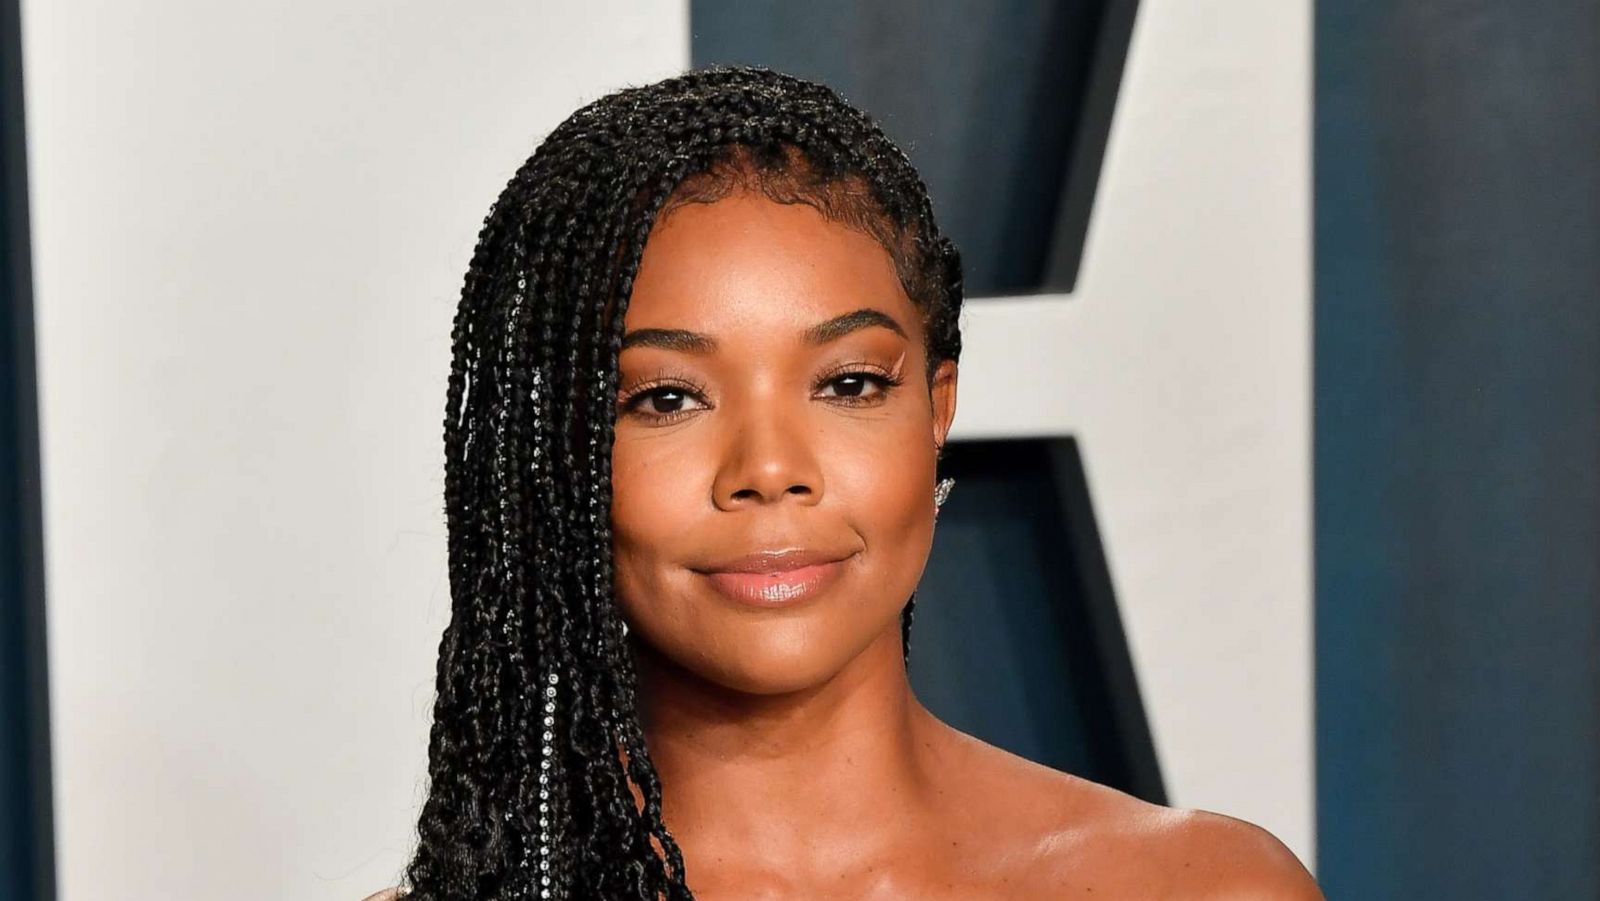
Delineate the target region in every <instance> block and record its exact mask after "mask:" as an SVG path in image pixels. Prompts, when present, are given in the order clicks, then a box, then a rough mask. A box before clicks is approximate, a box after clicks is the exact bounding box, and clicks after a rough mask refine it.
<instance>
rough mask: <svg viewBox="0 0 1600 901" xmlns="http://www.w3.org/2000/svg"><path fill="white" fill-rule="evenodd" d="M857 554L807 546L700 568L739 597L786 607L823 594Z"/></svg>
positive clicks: (723, 589) (746, 601)
mask: <svg viewBox="0 0 1600 901" xmlns="http://www.w3.org/2000/svg"><path fill="white" fill-rule="evenodd" d="M854 556H855V555H854V554H846V555H843V556H841V555H839V554H837V553H829V552H825V551H816V550H810V549H804V548H801V549H790V550H783V551H766V552H761V553H755V554H747V555H745V556H742V557H735V558H733V559H730V560H725V561H722V562H719V563H717V564H715V565H714V566H711V567H708V568H706V569H703V570H697V571H698V572H700V573H701V574H702V575H704V576H705V577H706V579H707V580H708V581H710V583H711V584H712V585H713V586H714V587H715V588H716V589H717V590H718V591H720V592H722V593H723V594H724V595H726V596H728V597H729V598H731V599H733V600H735V601H739V602H740V603H744V604H749V605H751V606H754V607H762V608H774V607H786V606H789V605H791V604H797V603H799V602H801V601H803V600H805V599H807V598H810V597H814V596H815V595H817V594H820V593H821V592H822V591H823V590H824V589H826V588H827V587H828V586H829V585H832V584H833V582H834V581H836V580H837V579H838V578H839V576H840V575H841V574H842V573H843V572H844V565H845V563H846V562H847V561H848V560H849V559H850V558H851V557H854Z"/></svg>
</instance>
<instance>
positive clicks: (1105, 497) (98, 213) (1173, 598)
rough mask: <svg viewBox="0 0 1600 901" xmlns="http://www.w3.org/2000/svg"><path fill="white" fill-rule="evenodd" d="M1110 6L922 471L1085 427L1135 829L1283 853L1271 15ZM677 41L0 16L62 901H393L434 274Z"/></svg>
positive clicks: (612, 10) (438, 619) (1293, 224)
mask: <svg viewBox="0 0 1600 901" xmlns="http://www.w3.org/2000/svg"><path fill="white" fill-rule="evenodd" d="M1142 7H1143V8H1142V9H1141V12H1140V14H1139V21H1138V25H1137V27H1136V31H1135V34H1134V42H1133V48H1132V53H1131V56H1130V59H1129V63H1128V72H1127V76H1126V79H1125V82H1124V86H1123V90H1122V95H1121V98H1120V100H1119V108H1118V111H1117V118H1116V121H1115V124H1114V126H1113V132H1112V139H1111V144H1110V147H1109V152H1108V156H1107V160H1106V167H1105V171H1104V174H1103V181H1102V187H1101V193H1100V197H1099V200H1098V203H1097V206H1096V212H1095V216H1094V219H1093V221H1092V223H1091V229H1090V234H1089V244H1088V248H1087V254H1086V257H1085V261H1084V268H1083V273H1082V279H1081V289H1080V291H1079V292H1078V293H1077V294H1075V295H1074V296H1072V297H1071V298H1066V299H1062V298H1055V299H1051V298H1029V299H1017V300H1011V301H993V302H989V301H985V302H982V303H974V304H972V306H971V308H970V309H971V312H970V313H969V314H968V317H967V328H968V332H967V336H968V337H967V347H968V351H967V353H966V356H965V358H964V362H965V364H966V365H965V366H964V367H963V379H962V385H961V400H960V406H959V412H958V415H957V421H956V430H957V431H956V437H958V438H961V437H967V438H972V437H980V436H987V435H1006V434H1060V433H1074V434H1077V435H1079V436H1080V437H1081V439H1082V441H1083V449H1084V452H1085V454H1086V457H1087V460H1086V462H1087V465H1088V467H1089V477H1090V479H1091V488H1092V490H1093V492H1094V498H1095V502H1096V505H1097V508H1098V513H1099V516H1100V519H1101V525H1102V531H1103V535H1104V537H1105V539H1106V541H1107V543H1108V545H1109V554H1110V558H1111V559H1110V563H1111V567H1112V575H1113V578H1114V580H1115V582H1116V587H1117V589H1118V591H1119V594H1120V599H1121V601H1122V603H1123V605H1124V611H1123V615H1124V619H1125V623H1126V626H1127V629H1128V633H1129V636H1130V641H1131V642H1132V645H1133V648H1132V649H1133V654H1134V660H1135V664H1136V666H1137V667H1138V670H1139V677H1140V680H1141V683H1142V687H1143V689H1144V691H1145V695H1146V702H1147V704H1148V705H1149V709H1150V712H1151V715H1152V719H1153V728H1154V730H1155V736H1156V741H1157V748H1158V751H1159V752H1160V755H1161V761H1162V765H1163V767H1164V768H1165V770H1166V773H1167V775H1168V777H1169V783H1170V787H1171V791H1172V796H1173V801H1174V803H1176V804H1179V805H1182V806H1198V807H1206V808H1209V809H1214V810H1220V811H1222V812H1226V813H1230V814H1233V815H1236V816H1242V817H1245V818H1247V819H1251V820H1254V821H1256V822H1259V823H1261V824H1262V825H1265V826H1267V827H1268V828H1270V829H1272V830H1273V831H1274V832H1276V833H1277V834H1278V835H1279V836H1281V837H1283V838H1284V839H1285V840H1286V841H1287V842H1288V843H1289V844H1290V846H1291V847H1293V848H1294V849H1295V850H1296V851H1297V852H1298V853H1300V855H1301V857H1302V859H1304V860H1306V861H1307V862H1308V863H1309V862H1310V861H1311V852H1312V848H1313V845H1312V839H1313V836H1312V833H1311V825H1312V808H1311V803H1312V782H1311V732H1310V728H1311V695H1310V674H1311V656H1310V655H1311V650H1310V544H1309V541H1310V525H1309V479H1310V471H1309V429H1310V407H1309V378H1310V368H1309V366H1310V358H1309V353H1310V350H1309V347H1310V345H1309V337H1310V336H1309V318H1310V284H1309V279H1310V275H1309V218H1308V217H1309V128H1310V53H1311V50H1310V3H1309V0H1292V2H1284V0H1235V2H1230V3H1209V4H1194V3H1188V2H1184V0H1146V2H1145V3H1143V4H1142ZM686 16H687V9H686V4H685V3H684V2H683V0H674V2H665V0H653V2H649V3H641V2H626V0H613V2H589V3H585V4H582V5H576V4H572V5H555V4H528V3H517V2H510V0H492V2H481V3H477V4H474V5H472V6H470V7H468V6H459V5H458V6H454V7H449V6H445V5H439V4H434V5H432V6H425V5H420V4H412V5H402V4H393V3H380V2H377V0H339V2H337V3H334V2H323V3H308V2H301V3H290V2H287V0H281V2H278V3H256V4H229V5H226V6H223V5H221V4H216V3H203V2H199V0H168V2H166V3H165V4H128V3H118V2H114V0H26V2H24V4H23V26H24V56H25V62H26V66H27V69H26V74H27V91H28V94H27V103H28V139H29V154H30V164H31V167H32V168H31V189H32V203H33V214H34V223H33V224H34V234H33V239H34V253H35V275H36V280H37V281H36V296H37V310H38V323H37V328H38V342H39V366H40V373H39V375H40V394H41V397H40V402H41V414H40V415H41V419H42V422H41V427H42V430H43V441H44V448H43V449H44V475H45V486H44V487H45V497H44V500H45V515H46V543H47V576H48V583H47V588H48V593H49V608H48V612H49V618H50V623H49V628H50V649H49V650H50V665H51V705H52V718H53V728H54V736H53V741H54V745H55V777H56V780H57V781H56V786H55V789H56V803H57V821H56V828H57V836H56V838H57V853H58V867H59V876H60V883H61V897H62V898H63V899H64V901H88V899H99V898H113V897H115V898H130V899H143V898H221V897H228V898H230V899H233V898H237V899H243V901H251V899H281V898H296V899H309V901H316V899H330V901H354V899H355V898H359V897H361V896H362V895H363V894H364V893H366V892H369V891H373V890H376V889H377V888H380V887H383V886H386V885H390V884H393V882H394V881H395V878H396V875H397V869H398V867H399V866H400V865H401V863H402V861H403V856H404V854H405V852H406V851H407V850H409V847H410V840H411V829H412V828H413V826H414V823H415V814H416V805H417V803H418V802H419V801H420V797H421V794H420V793H421V791H422V788H423V786H424V783H425V748H426V732H427V726H428V717H429V710H428V704H429V702H430V700H431V695H432V689H433V662H434V654H435V651H436V647H435V643H436V641H437V639H438V635H439V630H440V629H441V628H442V627H443V625H444V622H445V621H446V619H447V616H448V610H449V604H448V595H447V586H446V583H445V579H444V522H443V514H442V508H441V501H440V497H439V492H440V489H441V486H442V449H441V447H440V434H441V429H442V425H441V423H442V420H443V399H444V398H443V386H444V379H445V376H446V374H447V372H448V369H449V347H448V341H449V331H450V317H451V315H452V313H453V311H454V304H455V299H456V295H457V292H458V291H459V287H460V280H461V276H462V273H463V272H464V270H465V267H466V263H467V260H468V255H469V253H470V250H471V247H472V244H473V241H474V239H475V237H476V233H477V229H478V227H479V225H480V224H481V221H482V218H483V216H484V214H485V212H486V211H487V209H488V206H489V203H490V202H491V201H492V200H493V198H494V196H495V194H496V193H497V192H498V191H499V189H500V188H501V187H502V186H503V185H504V183H505V181H506V180H507V179H508V178H509V177H510V175H511V172H512V171H513V170H514V169H515V168H516V166H517V165H518V164H520V162H521V161H522V160H523V159H524V158H525V157H526V156H527V154H528V153H529V152H531V151H532V148H533V146H534V145H535V144H536V143H537V141H538V140H539V139H540V138H541V137H542V136H543V135H544V134H545V133H546V132H547V131H548V130H549V129H550V128H551V127H553V126H554V125H555V124H556V123H557V122H559V121H560V120H561V119H562V118H563V117H564V116H565V115H566V114H567V113H569V112H571V110H572V109H574V108H575V107H576V106H577V105H579V104H580V103H581V102H583V101H585V100H588V99H592V98H594V97H596V96H599V95H600V94H602V93H605V92H607V91H609V90H611V89H613V88H616V87H620V86H622V85H623V84H629V83H641V82H644V81H650V80H654V79H655V78H659V77H662V76H664V75H667V74H670V73H672V72H676V71H679V70H680V69H682V68H683V66H684V65H685V64H686V63H687V42H688V32H687V27H686ZM352 349H354V350H353V351H352Z"/></svg>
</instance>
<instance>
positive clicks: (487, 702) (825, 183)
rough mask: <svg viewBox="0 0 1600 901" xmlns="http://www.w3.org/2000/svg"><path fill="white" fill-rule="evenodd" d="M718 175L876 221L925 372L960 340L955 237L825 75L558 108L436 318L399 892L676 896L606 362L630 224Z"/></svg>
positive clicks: (634, 239) (852, 221) (618, 311)
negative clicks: (649, 742)
mask: <svg viewBox="0 0 1600 901" xmlns="http://www.w3.org/2000/svg"><path fill="white" fill-rule="evenodd" d="M735 187H740V188H745V189H753V190H760V191H762V192H763V193H765V194H766V196H768V197H770V198H772V199H773V200H775V201H778V202H783V203H797V202H799V203H807V204H810V205H812V206H814V207H816V208H817V209H818V210H819V211H821V212H822V213H823V214H824V215H826V216H828V217H829V218H830V219H831V220H834V221H837V222H840V223H843V224H845V225H847V226H850V227H853V228H857V229H859V230H862V231H864V232H866V233H868V234H869V235H871V236H873V237H874V238H876V239H877V240H878V241H879V242H880V243H881V244H882V245H883V246H884V247H885V249H886V250H887V251H888V252H889V254H890V256H891V257H892V259H893V260H894V263H895V267H896V272H897V274H898V276H899V278H900V281H901V283H902V285H903V286H904V287H905V289H906V292H907V295H908V296H909V297H910V298H911V299H912V301H913V302H914V303H915V304H916V306H917V308H918V309H919V311H921V313H922V315H923V319H924V327H925V332H926V335H927V348H926V349H927V358H928V375H929V376H930V377H931V375H932V374H933V371H934V369H935V367H936V365H937V363H938V362H939V361H942V360H946V359H950V360H955V359H958V358H959V356H960V352H961V335H960V330H959V327H958V323H957V319H958V315H959V313H960V310H961V303H962V280H961V262H960V256H959V254H958V252H957V251H956V248H955V246H954V245H953V244H952V243H951V242H950V241H949V240H948V239H947V238H945V237H943V236H942V234H941V233H940V231H939V229H938V227H937V225H936V224H935V222H934V218H933V211H932V206H931V204H930V201H929V197H928V192H927V188H926V186H925V185H924V184H923V182H922V180H921V178H920V177H919V176H918V174H917V173H916V171H915V169H914V168H913V167H912V165H911V163H910V161H909V160H908V159H907V158H906V156H905V154H904V153H902V152H901V151H900V150H899V149H898V148H897V147H896V146H895V145H894V144H893V143H892V142H891V141H890V140H889V139H888V138H887V137H886V136H885V135H884V134H883V132H882V130H881V129H880V128H879V127H878V125H877V124H876V123H875V122H873V121H872V120H871V119H870V118H869V117H868V116H867V115H865V114H864V113H862V112H861V111H859V110H857V109H856V108H854V107H852V106H851V105H849V104H848V103H847V102H846V101H845V100H844V99H842V98H841V97H840V96H839V95H838V94H837V93H835V92H834V91H832V90H830V89H829V88H827V87H824V86H822V85H819V84H815V83H812V82H809V81H806V80H803V79H800V78H796V77H793V76H790V75H785V74H782V73H779V72H775V71H773V70H771V69H767V68H762V67H752V66H718V67H712V68H706V69H700V70H696V71H692V72H689V73H686V74H683V75H679V76H676V77H673V78H668V79H665V80H662V81H659V82H656V83H653V84H649V85H644V86H639V87H629V88H624V89H622V90H619V91H616V92H614V93H612V94H609V95H607V96H604V97H601V98H600V99H598V100H595V101H594V102H592V103H590V104H588V105H586V106H584V107H583V108H581V109H579V110H578V111H577V112H575V113H573V114H572V115H571V116H570V117H569V118H568V119H567V120H566V121H564V122H562V123H561V124H560V125H559V126H557V127H556V128H555V129H554V130H553V131H552V132H551V133H550V134H549V135H548V136H547V137H546V138H545V140H544V141H543V142H542V143H541V144H540V145H539V146H538V148H537V149H536V150H535V151H534V154H533V156H532V157H530V158H529V159H528V160H527V161H526V162H525V163H524V164H523V165H522V167H521V168H520V169H518V170H517V172H516V173H515V175H514V176H513V177H512V178H511V181H510V183H509V184H507V185H506V187H505V190H504V191H503V192H502V193H501V194H500V196H499V197H498V198H497V199H496V201H495V203H494V204H493V206H492V207H491V209H490V211H489V214H488V216H487V217H486V218H485V219H484V223H483V228H482V230H481V231H480V233H479V236H478V242H477V245H476V248H475V249H474V251H473V255H472V261H471V264H470V266H469V268H468V271H467V274H466V278H465V282H464V285H463V288H462V292H461V298H460V303H459V305H458V307H457V310H456V316H455V321H454V328H453V330H452V332H451V340H452V347H453V354H452V364H451V370H450V376H449V381H448V388H447V391H446V404H445V406H446V412H445V422H444V445H445V489H444V504H445V514H446V518H447V522H448V531H449V538H448V542H449V548H448V551H449V578H450V593H451V599H452V613H451V619H450V622H449V624H448V625H447V626H446V628H445V630H444V634H443V636H442V638H441V640H440V643H439V660H438V672H437V686H436V688H437V690H436V696H435V700H434V703H433V725H432V729H431V731H430V735H429V743H428V771H429V781H430V784H429V790H428V795H427V798H426V800H425V802H424V804H423V807H422V811H421V816H420V819H419V822H418V825H417V837H418V843H417V846H416V848H415V851H414V854H413V856H412V858H411V860H410V861H409V862H408V863H407V865H406V867H405V871H404V879H403V882H404V883H405V885H404V886H403V888H404V889H406V890H408V895H407V897H409V898H412V899H416V901H446V899H460V901H466V899H511V898H532V897H538V898H557V899H585V901H588V899H608V901H609V899H645V901H661V899H666V901H678V899H688V898H691V897H692V894H691V893H690V891H689V888H688V885H687V884H686V881H685V874H684V863H683V855H682V852H681V850H680V849H679V847H678V844H677V842H676V841H675V840H674V839H673V837H672V835H671V834H670V833H669V832H668V831H667V829H666V826H665V825H664V823H663V821H662V813H661V784H660V780H659V778H658V776H657V773H656V769H655V766H654V764H653V763H652V762H651V759H650V754H649V751H648V749H647V748H646V746H645V737H644V733H643V729H642V727H641V725H640V720H639V716H638V698H637V691H638V679H637V673H636V671H635V667H634V661H633V657H632V655H631V654H630V652H629V649H628V647H627V645H626V626H625V625H624V624H623V622H622V619H621V616H620V614H619V612H618V608H617V606H616V605H615V603H614V602H613V596H612V590H613V584H612V578H613V571H612V565H613V564H612V557H611V539H612V535H611V527H610V507H611V451H612V441H613V437H614V425H615V420H616V397H615V384H616V380H617V355H618V352H619V350H620V348H621V341H622V329H623V317H624V314H625V312H626V310H627V305H628V299H629V297H630V295H631V292H632V288H633V283H634V279H635V277H636V275H637V273H638V268H639V260H640V255H641V253H642V252H643V249H644V244H645V240H646V238H647V236H648V235H649V233H650V230H651V227H652V226H653V225H654V223H656V222H657V221H658V220H659V219H660V218H661V217H662V216H664V215H666V214H667V213H668V212H669V211H670V210H671V209H673V208H675V207H676V206H677V205H679V204H683V203H691V202H711V201H714V200H715V199H716V198H718V197H721V196H725V195H726V194H727V193H728V192H729V191H731V190H733V189H734V188H735ZM915 603H916V595H915V593H913V594H912V596H911V598H910V599H909V601H908V602H907V604H906V605H905V607H904V608H903V611H902V614H901V637H902V640H903V641H904V644H905V649H906V650H905V653H906V654H907V655H908V660H909V653H910V626H911V613H912V609H913V607H914V606H915Z"/></svg>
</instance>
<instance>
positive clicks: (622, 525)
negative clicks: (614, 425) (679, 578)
mask: <svg viewBox="0 0 1600 901" xmlns="http://www.w3.org/2000/svg"><path fill="white" fill-rule="evenodd" d="M650 444H651V442H650V441H648V440H633V441H624V442H618V443H617V444H616V445H615V446H614V448H613V451H612V456H611V467H612V469H611V491H612V507H611V529H612V553H613V555H614V558H615V564H616V573H615V581H616V591H617V597H618V601H619V602H620V603H621V604H622V605H623V606H624V608H625V609H630V610H631V607H632V604H633V602H634V601H636V600H637V599H639V598H645V597H652V596H655V595H657V594H659V588H660V586H659V585H657V584H656V583H657V581H658V580H659V579H660V578H661V577H662V576H663V575H664V574H666V573H667V572H669V567H668V565H669V564H671V563H672V562H673V561H672V558H671V554H672V552H673V551H674V549H677V550H680V551H681V542H682V540H683V537H684V536H685V535H690V534H693V531H694V527H695V523H696V521H697V519H698V518H699V517H701V516H703V515H704V511H703V509H702V507H703V498H702V497H701V495H702V494H703V493H704V491H705V489H704V478H703V475H702V474H701V473H699V472H697V471H696V467H695V466H693V465H692V461H693V460H694V459H695V455H693V454H684V453H681V452H678V453H667V452H659V451H660V449H657V448H652V447H650V446H649V445H650ZM701 465H702V466H703V463H702V464H701Z"/></svg>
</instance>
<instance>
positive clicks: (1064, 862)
mask: <svg viewBox="0 0 1600 901" xmlns="http://www.w3.org/2000/svg"><path fill="white" fill-rule="evenodd" d="M955 746H956V747H957V748H959V749H960V752H959V753H960V759H959V760H955V761H952V762H955V763H959V764H960V766H958V767H954V768H952V770H951V771H954V772H961V773H963V774H964V777H965V778H964V779H963V780H962V781H963V783H965V784H966V786H967V789H968V792H969V794H968V795H967V798H966V810H967V811H969V816H968V818H967V819H968V820H969V821H971V820H976V821H978V822H979V823H980V824H981V825H982V826H983V827H984V832H985V834H987V835H989V836H990V837H992V839H993V840H994V841H995V842H997V843H998V844H997V845H996V846H993V847H991V848H990V849H989V850H990V851H991V852H993V853H996V854H999V855H1000V856H1001V857H1002V858H1003V859H1006V860H1011V861H1015V862H1016V863H1017V864H1018V867H1019V869H1018V870H1015V871H1013V872H1011V873H1009V874H1008V875H1007V879H1008V881H1009V884H1010V885H1012V886H1016V887H1021V886H1026V887H1027V888H1026V889H1025V890H1024V894H1025V895H1027V896H1030V897H1035V896H1036V897H1041V898H1045V897H1061V896H1062V895H1063V894H1071V895H1072V896H1074V897H1077V896H1078V895H1088V894H1089V893H1090V892H1093V893H1094V895H1093V896H1094V897H1098V898H1104V899H1113V898H1152V897H1161V898H1174V899H1179V898H1181V899H1194V901H1325V899H1324V897H1323V894H1322V892H1321V891H1320V890H1319V889H1318V888H1317V884H1316V881H1315V880H1314V879H1313V878H1312V877H1311V874H1310V873H1309V872H1308V871H1307V870H1306V868H1305V867H1304V866H1303V865H1302V864H1301V863H1300V860H1299V858H1297V857H1296V856H1295V854H1294V852H1293V851H1291V850H1290V849H1289V847H1288V846H1287V845H1285V844H1284V843H1283V842H1282V841H1280V840H1279V839H1278V838H1277V836H1275V835H1273V834H1272V833H1271V832H1269V831H1267V830H1266V829H1263V828H1261V827H1260V826H1257V825H1255V824H1254V823H1251V822H1248V821H1246V820H1241V819H1238V818H1236V817H1231V816H1227V815H1225V814H1220V813H1214V812H1212V811H1208V810H1198V809H1188V808H1175V807H1168V806H1165V805H1161V804H1152V803H1150V802H1148V801H1145V800H1143V799H1141V798H1138V797H1135V796H1133V795H1131V794H1128V793H1127V792H1124V791H1120V790H1118V789H1115V788H1112V787H1110V786H1108V785H1104V784H1102V783H1099V782H1094V781H1092V780H1089V779H1085V778H1083V777H1080V776H1076V775H1073V774H1071V773H1066V772H1062V771H1060V770H1055V769H1052V768H1050V767H1046V766H1043V765H1041V764H1038V763H1035V762H1033V761H1030V760H1027V759H1025V758H1022V757H1020V756H1018V755H1015V754H1012V753H1011V752H1009V751H1005V750H1003V749H1001V748H998V747H996V746H994V745H988V744H986V743H984V742H981V741H979V740H977V739H975V738H972V737H971V736H964V735H963V736H962V737H959V738H958V740H957V742H956V744H955ZM974 815H975V816H974Z"/></svg>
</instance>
